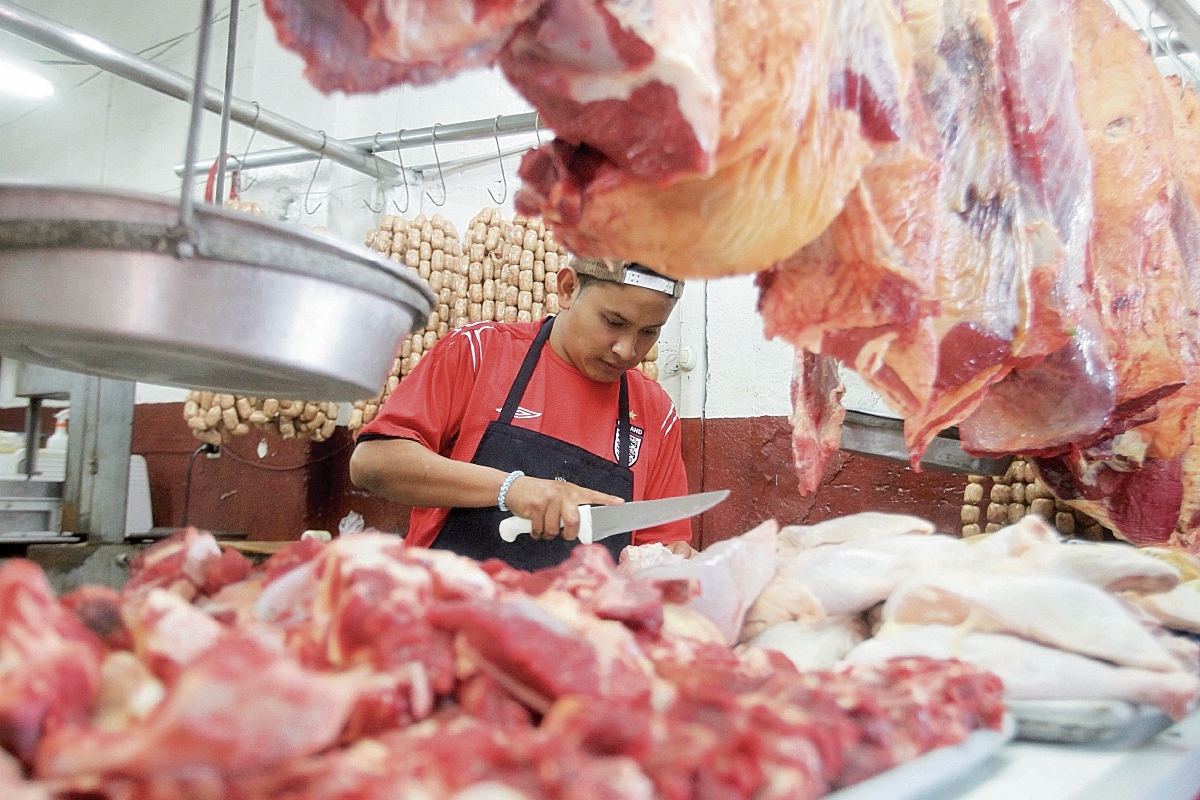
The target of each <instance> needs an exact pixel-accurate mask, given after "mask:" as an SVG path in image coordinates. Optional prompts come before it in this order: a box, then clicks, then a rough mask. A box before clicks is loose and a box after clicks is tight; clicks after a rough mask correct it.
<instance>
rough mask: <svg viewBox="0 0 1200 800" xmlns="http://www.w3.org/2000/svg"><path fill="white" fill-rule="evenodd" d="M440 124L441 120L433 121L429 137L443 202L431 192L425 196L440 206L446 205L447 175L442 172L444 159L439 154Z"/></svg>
mask: <svg viewBox="0 0 1200 800" xmlns="http://www.w3.org/2000/svg"><path fill="white" fill-rule="evenodd" d="M440 124H441V123H440V122H435V123H433V130H432V131H430V133H429V138H430V140H431V141H432V142H433V160H434V161H435V162H436V163H437V168H438V181H439V182H440V183H441V184H442V202H440V203H439V202H438V201H437V200H434V199H433V195H431V194H430V193H429V192H425V196H426V197H428V198H429V202H431V203H433V204H434V205H435V206H437V207H438V208H441V207H442V206H444V205H446V176H445V175H443V174H442V159H441V157H440V156H439V155H438V151H437V129H438V125H440Z"/></svg>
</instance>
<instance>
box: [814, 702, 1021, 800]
mask: <svg viewBox="0 0 1200 800" xmlns="http://www.w3.org/2000/svg"><path fill="white" fill-rule="evenodd" d="M1016 729H1017V725H1016V722H1014V721H1013V718H1012V715H1011V714H1005V715H1004V723H1003V725H1002V726H1001V729H1000V730H998V731H994V730H991V729H990V728H982V729H980V730H977V731H975V732H973V733H972V734H971V735H970V736H968V737H967V738H966V739H964V740H963V741H961V742H959V743H958V744H955V745H950V746H948V747H939V748H938V749H936V750H930V751H929V752H928V753H925V754H924V755H920V756H917V757H916V758H914V759H913V760H912V761H907V762H905V763H903V764H901V765H899V766H897V767H893V768H892V769H889V770H888V771H887V772H882V773H880V774H878V775H876V776H875V777H873V778H868V779H867V780H865V781H863V782H862V783H856V784H854V785H853V786H847V787H846V788H845V789H839V790H838V791H836V792H832V793H830V794H827V795H825V797H823V798H822V800H883V798H886V800H917V799H918V798H921V797H925V796H926V795H928V794H930V793H931V792H935V791H937V790H938V789H940V788H942V787H944V786H946V785H947V784H949V783H951V782H953V781H956V780H958V779H960V778H963V777H965V776H966V775H968V774H969V773H970V772H971V771H972V770H974V769H976V768H977V767H978V766H979V765H981V764H983V762H985V761H987V760H988V759H989V758H991V757H992V756H993V755H994V754H995V753H997V752H998V751H999V750H1000V748H1002V747H1003V746H1004V745H1005V744H1007V743H1008V742H1009V741H1010V740H1011V739H1012V738H1013V735H1014V734H1015V733H1016Z"/></svg>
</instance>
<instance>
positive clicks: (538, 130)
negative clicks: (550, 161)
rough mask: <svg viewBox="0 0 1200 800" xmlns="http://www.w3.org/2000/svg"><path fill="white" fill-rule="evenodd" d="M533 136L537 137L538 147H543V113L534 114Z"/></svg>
mask: <svg viewBox="0 0 1200 800" xmlns="http://www.w3.org/2000/svg"><path fill="white" fill-rule="evenodd" d="M533 135H534V136H536V137H537V140H538V147H541V146H542V112H540V111H535V112H533Z"/></svg>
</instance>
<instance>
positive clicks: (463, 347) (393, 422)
mask: <svg viewBox="0 0 1200 800" xmlns="http://www.w3.org/2000/svg"><path fill="white" fill-rule="evenodd" d="M456 333H457V332H456ZM470 348H471V345H470V342H469V340H468V338H467V337H466V336H460V335H452V336H447V337H444V338H443V339H442V340H441V341H439V342H438V343H437V344H436V345H434V347H433V349H432V350H430V351H429V352H428V353H427V354H426V355H425V356H424V357H423V358H422V359H421V360H420V361H419V362H417V366H416V368H415V369H414V370H413V371H412V372H410V373H409V374H408V376H407V377H405V379H404V380H402V381H400V385H399V386H397V387H396V389H395V391H393V392H392V393H391V394H390V395H389V396H388V399H387V402H385V403H384V404H383V406H382V407H381V408H380V409H379V414H378V415H377V416H376V417H375V419H373V420H371V421H370V422H369V423H367V424H366V425H364V426H363V427H362V428H361V429H360V430H359V432H358V439H359V440H360V441H366V440H369V439H378V438H388V439H411V440H413V441H416V442H419V443H420V444H422V445H424V446H425V447H427V448H428V449H429V450H431V451H433V452H435V453H438V454H439V455H444V456H448V455H449V453H450V451H451V449H452V448H453V446H454V440H455V439H456V438H457V437H458V432H459V430H460V428H461V427H462V421H463V417H464V416H465V415H466V411H467V406H468V403H469V401H470V398H471V392H472V391H473V389H474V386H475V375H476V372H475V359H473V358H472V356H471V349H470Z"/></svg>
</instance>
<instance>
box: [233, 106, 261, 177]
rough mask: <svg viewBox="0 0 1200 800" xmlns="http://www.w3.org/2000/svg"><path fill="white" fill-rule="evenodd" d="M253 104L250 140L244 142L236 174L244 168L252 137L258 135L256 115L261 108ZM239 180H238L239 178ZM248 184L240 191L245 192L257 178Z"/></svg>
mask: <svg viewBox="0 0 1200 800" xmlns="http://www.w3.org/2000/svg"><path fill="white" fill-rule="evenodd" d="M250 102H251V103H253V104H254V119H253V120H252V121H251V122H250V138H249V139H247V140H246V151H245V152H244V153H242V157H241V159H240V160H239V161H238V163H237V168H238V172H239V173H240V172H241V171H242V170H243V169H244V168H245V166H246V157H247V156H249V155H250V145H252V144H254V135H255V134H256V133H258V115H259V114H261V113H262V107H261V106H259V104H258V101H257V100H251V101H250ZM239 180H240V178H239ZM248 180H249V182H248V183H246V184H244V185H242V186H240V187H239V190H240V191H243V192H244V191H246V190H247V189H249V188H250V187H251V186H253V185H254V184H256V183H258V178H253V179H248Z"/></svg>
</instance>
